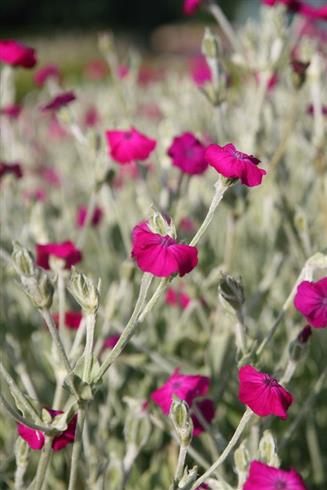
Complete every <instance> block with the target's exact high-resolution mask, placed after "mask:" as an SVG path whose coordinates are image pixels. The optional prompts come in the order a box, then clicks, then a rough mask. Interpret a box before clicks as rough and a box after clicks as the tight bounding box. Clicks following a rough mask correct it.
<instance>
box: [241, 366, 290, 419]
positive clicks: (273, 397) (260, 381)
mask: <svg viewBox="0 0 327 490" xmlns="http://www.w3.org/2000/svg"><path fill="white" fill-rule="evenodd" d="M239 380H240V389H239V399H240V401H241V402H242V403H245V405H247V406H248V407H250V408H251V410H252V411H253V412H254V413H255V414H256V415H260V417H266V416H267V415H276V416H277V417H280V418H282V419H284V420H285V419H287V409H288V408H289V406H290V405H291V404H292V402H293V397H292V395H291V394H290V393H289V392H288V391H287V390H285V388H283V387H282V386H281V385H280V384H279V383H278V381H277V380H276V379H275V378H273V377H272V376H270V375H269V374H267V373H261V372H260V371H257V370H256V369H255V368H254V367H252V366H250V365H246V366H243V367H241V368H240V370H239Z"/></svg>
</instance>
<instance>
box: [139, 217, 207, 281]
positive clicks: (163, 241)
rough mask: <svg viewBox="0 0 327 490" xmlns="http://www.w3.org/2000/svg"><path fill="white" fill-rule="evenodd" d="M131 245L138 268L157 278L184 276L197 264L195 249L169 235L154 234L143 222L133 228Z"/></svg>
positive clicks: (196, 251)
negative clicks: (174, 275)
mask: <svg viewBox="0 0 327 490" xmlns="http://www.w3.org/2000/svg"><path fill="white" fill-rule="evenodd" d="M132 244H133V247H132V257H133V258H134V259H135V261H136V263H137V265H138V266H139V268H140V269H141V270H142V271H143V272H150V273H151V274H153V275H154V276H157V277H168V276H171V275H172V274H179V275H180V276H184V275H185V274H187V273H188V272H191V270H193V269H194V267H195V266H196V265H197V263H198V250H197V248H196V247H191V246H190V245H184V244H182V243H178V242H176V240H174V239H173V238H172V237H171V236H169V235H159V233H154V232H152V231H151V229H150V227H149V225H148V224H147V223H145V222H143V223H140V224H138V225H136V226H135V227H134V229H133V232H132Z"/></svg>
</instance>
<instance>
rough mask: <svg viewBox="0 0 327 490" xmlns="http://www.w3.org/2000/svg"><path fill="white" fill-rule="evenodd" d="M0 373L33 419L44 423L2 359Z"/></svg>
mask: <svg viewBox="0 0 327 490" xmlns="http://www.w3.org/2000/svg"><path fill="white" fill-rule="evenodd" d="M0 375H1V376H2V378H3V379H4V381H5V382H6V383H7V385H8V387H9V390H10V392H11V394H12V395H13V397H14V398H16V399H17V401H19V403H20V404H21V405H22V407H23V408H24V409H25V410H26V412H27V413H28V414H29V415H30V416H31V417H32V419H33V420H35V421H36V422H37V423H38V424H41V425H42V423H43V422H42V419H41V418H40V416H39V414H38V413H37V411H36V410H35V408H34V407H33V405H32V404H31V402H30V401H29V400H28V399H27V398H26V397H25V395H24V393H23V392H22V391H21V389H20V388H19V386H18V385H17V384H16V382H15V381H14V379H13V378H12V377H11V376H10V374H9V373H8V371H7V370H6V368H5V367H4V365H3V364H2V362H1V361H0Z"/></svg>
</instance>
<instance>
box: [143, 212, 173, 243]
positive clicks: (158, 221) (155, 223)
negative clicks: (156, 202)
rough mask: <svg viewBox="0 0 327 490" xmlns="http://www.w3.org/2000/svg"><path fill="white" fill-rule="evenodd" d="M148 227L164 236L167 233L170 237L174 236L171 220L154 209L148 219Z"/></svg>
mask: <svg viewBox="0 0 327 490" xmlns="http://www.w3.org/2000/svg"><path fill="white" fill-rule="evenodd" d="M149 228H150V229H151V231H153V233H158V234H159V235H162V236H166V235H169V236H171V237H172V238H176V236H177V235H176V228H175V225H174V223H173V222H172V220H170V222H169V223H168V221H167V220H166V219H165V218H164V217H163V216H162V215H161V214H160V213H159V212H158V211H156V210H155V209H154V210H153V212H152V216H151V218H150V219H149Z"/></svg>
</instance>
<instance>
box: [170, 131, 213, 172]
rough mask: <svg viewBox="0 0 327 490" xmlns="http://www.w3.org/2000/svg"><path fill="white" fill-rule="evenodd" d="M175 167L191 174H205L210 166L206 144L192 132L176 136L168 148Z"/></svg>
mask: <svg viewBox="0 0 327 490" xmlns="http://www.w3.org/2000/svg"><path fill="white" fill-rule="evenodd" d="M167 153H168V155H169V156H170V158H171V159H172V161H173V165H174V167H178V168H179V169H180V170H181V171H182V172H183V173H185V174H189V175H199V174H203V172H205V171H206V170H207V168H208V162H207V161H206V160H205V158H204V155H205V146H204V145H203V144H202V143H201V141H200V140H198V139H197V138H196V137H195V136H194V135H193V134H192V133H183V134H181V135H180V136H176V137H175V138H174V140H173V142H172V144H171V145H170V147H169V148H168V152H167Z"/></svg>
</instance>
